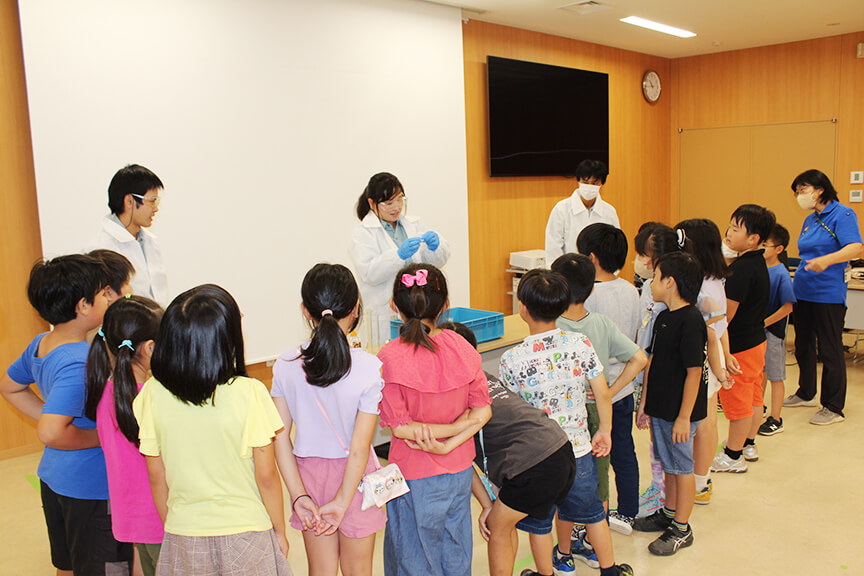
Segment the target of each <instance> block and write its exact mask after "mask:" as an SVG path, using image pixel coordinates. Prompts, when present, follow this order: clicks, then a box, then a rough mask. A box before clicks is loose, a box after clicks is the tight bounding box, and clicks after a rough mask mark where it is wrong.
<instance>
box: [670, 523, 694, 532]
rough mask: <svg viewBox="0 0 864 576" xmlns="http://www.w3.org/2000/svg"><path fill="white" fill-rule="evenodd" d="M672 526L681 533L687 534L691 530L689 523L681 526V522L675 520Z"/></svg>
mask: <svg viewBox="0 0 864 576" xmlns="http://www.w3.org/2000/svg"><path fill="white" fill-rule="evenodd" d="M672 525H673V526H675V527H676V528H678V530H680V531H681V532H687V531H688V530H690V524H689V523H687V522H685V523H684V524H681V523H680V522H676V521H675V520H672Z"/></svg>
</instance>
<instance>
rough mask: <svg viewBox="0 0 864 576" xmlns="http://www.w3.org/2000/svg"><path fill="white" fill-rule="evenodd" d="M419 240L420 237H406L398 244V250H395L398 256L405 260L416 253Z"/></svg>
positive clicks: (418, 247)
mask: <svg viewBox="0 0 864 576" xmlns="http://www.w3.org/2000/svg"><path fill="white" fill-rule="evenodd" d="M420 240H421V239H420V238H408V239H407V240H405V241H404V242H403V243H402V245H401V246H399V250H397V251H396V253H397V254H398V255H399V258H401V259H402V260H407V259H408V258H411V257H412V256H413V255H414V254H416V253H417V250H419V249H420Z"/></svg>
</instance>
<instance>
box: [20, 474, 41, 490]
mask: <svg viewBox="0 0 864 576" xmlns="http://www.w3.org/2000/svg"><path fill="white" fill-rule="evenodd" d="M24 479H25V480H27V482H29V483H30V485H31V486H33V489H34V490H36V492H38V493H40V494H41V493H42V489H41V485H40V484H39V477H38V476H36V475H35V474H28V475H27V476H25V477H24Z"/></svg>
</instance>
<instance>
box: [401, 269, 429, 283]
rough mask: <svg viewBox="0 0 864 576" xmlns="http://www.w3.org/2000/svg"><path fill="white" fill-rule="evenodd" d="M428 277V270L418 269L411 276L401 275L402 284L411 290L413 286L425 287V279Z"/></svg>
mask: <svg viewBox="0 0 864 576" xmlns="http://www.w3.org/2000/svg"><path fill="white" fill-rule="evenodd" d="M428 275H429V271H428V270H424V269H422V268H421V269H420V270H417V273H416V274H414V275H413V276H412V275H411V274H402V284H404V285H405V286H407V287H408V288H411V287H412V286H414V284H417V286H425V285H426V277H427V276H428Z"/></svg>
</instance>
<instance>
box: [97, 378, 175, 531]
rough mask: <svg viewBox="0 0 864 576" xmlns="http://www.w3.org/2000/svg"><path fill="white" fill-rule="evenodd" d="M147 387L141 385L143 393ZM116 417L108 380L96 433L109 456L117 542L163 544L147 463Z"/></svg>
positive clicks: (111, 390) (110, 494)
mask: <svg viewBox="0 0 864 576" xmlns="http://www.w3.org/2000/svg"><path fill="white" fill-rule="evenodd" d="M143 385H144V384H140V383H139V384H138V391H139V392H140V391H141V387H142V386H143ZM114 414H115V413H114V383H113V382H112V381H111V380H108V382H106V383H105V391H104V392H103V393H102V399H101V400H99V405H98V406H97V407H96V431H97V433H98V434H99V442H100V443H101V444H102V450H103V452H105V469H106V471H107V472H108V494H109V496H110V498H111V528H112V531H113V532H114V538H116V539H117V541H118V542H133V543H135V544H161V543H162V538H163V536H164V531H163V528H162V520H161V519H160V518H159V513H158V512H157V511H156V505H155V504H154V503H153V493H152V492H151V491H150V480H149V477H148V475H147V463H146V460H145V459H144V456H143V455H142V454H141V453H140V452H139V451H138V447H137V446H136V445H134V444H132V443H131V442H129V440H128V439H127V438H126V436H124V435H123V433H122V432H120V428H119V427H118V426H117V418H116V417H115V415H114Z"/></svg>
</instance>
